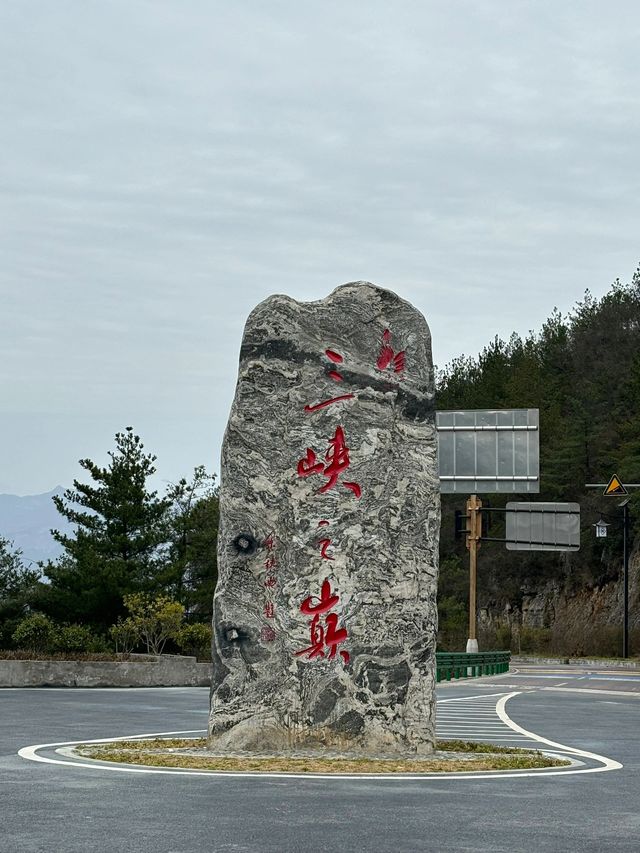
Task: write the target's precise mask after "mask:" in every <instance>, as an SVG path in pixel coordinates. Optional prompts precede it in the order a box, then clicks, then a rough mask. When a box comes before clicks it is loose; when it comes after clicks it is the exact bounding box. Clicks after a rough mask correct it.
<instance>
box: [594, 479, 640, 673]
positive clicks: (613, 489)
mask: <svg viewBox="0 0 640 853" xmlns="http://www.w3.org/2000/svg"><path fill="white" fill-rule="evenodd" d="M586 488H587V489H602V488H604V492H603V493H602V495H603V497H605V498H610V497H620V495H628V494H629V492H628V491H627V489H640V483H624V484H623V483H622V480H621V479H620V477H618V475H617V474H614V475H613V476H612V477H611V479H610V480H609V482H608V483H586ZM618 506H619V507H621V509H622V598H623V611H622V657H623V658H625V659H626V658H628V657H629V527H630V524H629V498H625V500H623V501H622V503H621V504H618Z"/></svg>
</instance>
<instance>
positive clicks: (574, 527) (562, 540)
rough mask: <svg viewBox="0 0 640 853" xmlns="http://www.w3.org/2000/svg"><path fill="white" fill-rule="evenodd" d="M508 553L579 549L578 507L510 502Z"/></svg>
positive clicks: (575, 505)
mask: <svg viewBox="0 0 640 853" xmlns="http://www.w3.org/2000/svg"><path fill="white" fill-rule="evenodd" d="M505 536H506V539H507V543H506V544H507V550H508V551H578V550H580V504H577V503H545V502H544V501H541V502H540V503H520V502H516V501H509V503H508V504H507V512H506V534H505Z"/></svg>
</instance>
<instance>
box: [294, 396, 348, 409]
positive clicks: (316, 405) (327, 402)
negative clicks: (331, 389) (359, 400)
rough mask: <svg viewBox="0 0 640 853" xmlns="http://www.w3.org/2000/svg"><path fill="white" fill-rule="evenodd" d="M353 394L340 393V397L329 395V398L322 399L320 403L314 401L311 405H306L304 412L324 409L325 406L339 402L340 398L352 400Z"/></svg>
mask: <svg viewBox="0 0 640 853" xmlns="http://www.w3.org/2000/svg"><path fill="white" fill-rule="evenodd" d="M354 397H355V394H342V395H341V396H340V397H331V399H330V400H323V401H322V402H321V403H314V404H313V406H309V405H306V406H305V407H304V410H305V412H317V411H318V409H324V408H325V407H326V406H332V405H333V404H334V403H339V402H340V401H341V400H352V399H353V398H354Z"/></svg>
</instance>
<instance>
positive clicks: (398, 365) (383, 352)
mask: <svg viewBox="0 0 640 853" xmlns="http://www.w3.org/2000/svg"><path fill="white" fill-rule="evenodd" d="M406 357H407V354H406V351H405V350H402V351H401V352H394V351H393V347H392V346H391V332H390V331H389V329H385V330H384V332H383V333H382V347H381V348H380V355H379V356H378V360H377V361H376V367H377V368H378V370H386V369H387V368H388V367H391V368H393V372H394V373H402V371H403V370H404V368H405V364H406Z"/></svg>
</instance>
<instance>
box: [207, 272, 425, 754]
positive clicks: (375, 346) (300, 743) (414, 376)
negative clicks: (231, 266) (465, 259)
mask: <svg viewBox="0 0 640 853" xmlns="http://www.w3.org/2000/svg"><path fill="white" fill-rule="evenodd" d="M433 397H434V383H433V366H432V359H431V338H430V334H429V329H428V327H427V324H426V322H425V320H424V317H423V316H422V315H421V314H420V313H419V312H418V311H416V310H415V309H414V308H413V307H412V306H411V305H409V304H408V303H407V302H405V301H403V300H402V299H400V298H399V297H398V296H396V295H395V294H394V293H391V292H390V291H388V290H382V289H381V288H378V287H375V286H374V285H372V284H369V283H368V282H355V283H352V284H345V285H343V286H342V287H338V288H337V289H336V290H334V292H333V293H332V294H331V295H330V296H329V297H327V298H326V299H323V300H320V301H318V302H309V303H300V302H296V301H294V300H293V299H290V298H288V297H286V296H272V297H271V298H269V299H267V300H265V301H264V302H262V303H261V304H260V305H258V307H257V308H256V309H255V310H254V311H253V312H252V313H251V315H250V317H249V320H248V322H247V325H246V329H245V334H244V339H243V342H242V349H241V353H240V374H239V380H238V386H237V390H236V396H235V400H234V402H233V408H232V410H231V416H230V419H229V423H228V426H227V432H226V435H225V440H224V445H223V450H222V471H221V492H220V533H219V551H218V571H219V580H218V586H217V588H216V593H215V598H214V617H213V618H214V637H213V663H214V677H213V686H212V695H211V718H210V731H209V746H210V748H211V749H212V750H215V751H217V752H219V753H229V752H250V753H283V752H284V753H286V752H292V751H312V752H313V751H314V750H316V749H317V750H318V751H322V752H324V753H325V754H326V753H327V751H329V752H332V753H341V754H350V755H368V756H374V755H378V756H380V755H383V756H384V755H387V756H396V755H402V756H411V755H422V754H425V753H428V752H430V751H431V749H432V748H433V743H434V727H435V713H434V712H435V699H434V681H435V678H434V676H435V638H436V627H437V626H436V622H437V615H436V583H437V566H438V534H439V527H440V504H439V483H438V467H437V456H436V449H437V444H436V432H435V424H434V409H433Z"/></svg>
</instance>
